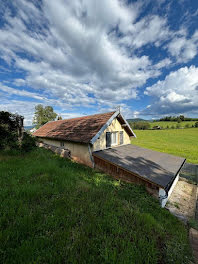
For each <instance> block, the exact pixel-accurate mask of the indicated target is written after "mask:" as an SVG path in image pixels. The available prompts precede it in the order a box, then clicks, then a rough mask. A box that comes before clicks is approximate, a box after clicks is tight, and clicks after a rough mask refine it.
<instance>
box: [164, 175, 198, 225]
mask: <svg viewBox="0 0 198 264" xmlns="http://www.w3.org/2000/svg"><path fill="white" fill-rule="evenodd" d="M196 201H197V185H194V184H190V183H188V182H186V181H183V180H179V181H178V182H177V184H176V186H175V188H174V190H173V192H172V194H171V195H170V198H169V201H168V203H167V205H166V208H167V209H168V210H169V211H170V212H171V213H172V214H174V215H175V216H177V217H179V218H180V219H181V220H184V221H188V220H189V219H190V218H195V212H196Z"/></svg>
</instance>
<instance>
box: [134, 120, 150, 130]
mask: <svg viewBox="0 0 198 264" xmlns="http://www.w3.org/2000/svg"><path fill="white" fill-rule="evenodd" d="M132 126H133V128H134V129H141V130H145V129H149V128H150V123H149V122H142V121H140V122H134V124H133V125H132Z"/></svg>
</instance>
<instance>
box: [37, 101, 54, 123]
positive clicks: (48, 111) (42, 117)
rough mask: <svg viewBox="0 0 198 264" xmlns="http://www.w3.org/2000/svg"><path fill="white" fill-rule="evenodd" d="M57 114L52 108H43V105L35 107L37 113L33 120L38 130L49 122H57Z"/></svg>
mask: <svg viewBox="0 0 198 264" xmlns="http://www.w3.org/2000/svg"><path fill="white" fill-rule="evenodd" d="M56 117H57V114H56V113H55V112H54V110H53V107H52V106H45V107H43V106H42V105H41V104H39V105H37V106H35V113H34V118H33V124H35V125H36V128H39V127H41V126H43V125H44V124H46V123H47V122H49V121H53V120H55V119H56Z"/></svg>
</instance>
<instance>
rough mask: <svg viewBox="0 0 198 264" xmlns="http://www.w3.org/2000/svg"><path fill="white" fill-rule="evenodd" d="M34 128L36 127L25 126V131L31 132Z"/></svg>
mask: <svg viewBox="0 0 198 264" xmlns="http://www.w3.org/2000/svg"><path fill="white" fill-rule="evenodd" d="M33 127H35V126H24V129H25V130H30V129H32V128H33Z"/></svg>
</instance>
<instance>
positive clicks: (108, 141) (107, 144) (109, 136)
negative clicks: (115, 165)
mask: <svg viewBox="0 0 198 264" xmlns="http://www.w3.org/2000/svg"><path fill="white" fill-rule="evenodd" d="M110 147H111V132H106V148H110Z"/></svg>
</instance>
